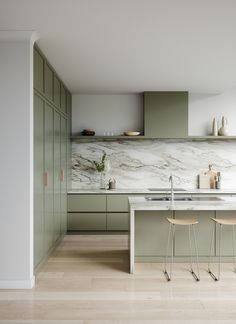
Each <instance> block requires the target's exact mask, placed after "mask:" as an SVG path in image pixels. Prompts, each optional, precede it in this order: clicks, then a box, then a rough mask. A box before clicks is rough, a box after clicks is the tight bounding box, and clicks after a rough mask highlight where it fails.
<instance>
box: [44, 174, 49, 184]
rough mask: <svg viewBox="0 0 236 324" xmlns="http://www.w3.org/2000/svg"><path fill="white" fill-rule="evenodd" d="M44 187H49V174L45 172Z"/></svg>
mask: <svg viewBox="0 0 236 324" xmlns="http://www.w3.org/2000/svg"><path fill="white" fill-rule="evenodd" d="M44 185H45V187H47V186H48V173H47V172H44Z"/></svg>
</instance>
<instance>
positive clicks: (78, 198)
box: [68, 194, 106, 212]
mask: <svg viewBox="0 0 236 324" xmlns="http://www.w3.org/2000/svg"><path fill="white" fill-rule="evenodd" d="M68 211H69V212H106V196H105V195H73V194H72V195H68Z"/></svg>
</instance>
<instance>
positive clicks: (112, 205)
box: [107, 195, 129, 212]
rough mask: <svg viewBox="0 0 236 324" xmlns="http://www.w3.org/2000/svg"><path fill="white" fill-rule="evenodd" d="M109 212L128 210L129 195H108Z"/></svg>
mask: <svg viewBox="0 0 236 324" xmlns="http://www.w3.org/2000/svg"><path fill="white" fill-rule="evenodd" d="M107 211H108V212H128V211H129V202H128V196H127V195H114V196H113V195H110V196H107Z"/></svg>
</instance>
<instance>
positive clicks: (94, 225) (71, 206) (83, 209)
mask: <svg viewBox="0 0 236 324" xmlns="http://www.w3.org/2000/svg"><path fill="white" fill-rule="evenodd" d="M67 225H68V231H128V230H129V205H128V196H127V195H115V194H113V195H105V194H101V195H100V194H94V195H93V194H68V224H67Z"/></svg>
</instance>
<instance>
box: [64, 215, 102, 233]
mask: <svg viewBox="0 0 236 324" xmlns="http://www.w3.org/2000/svg"><path fill="white" fill-rule="evenodd" d="M67 227H68V230H69V231H105V230H106V213H68V223H67Z"/></svg>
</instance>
